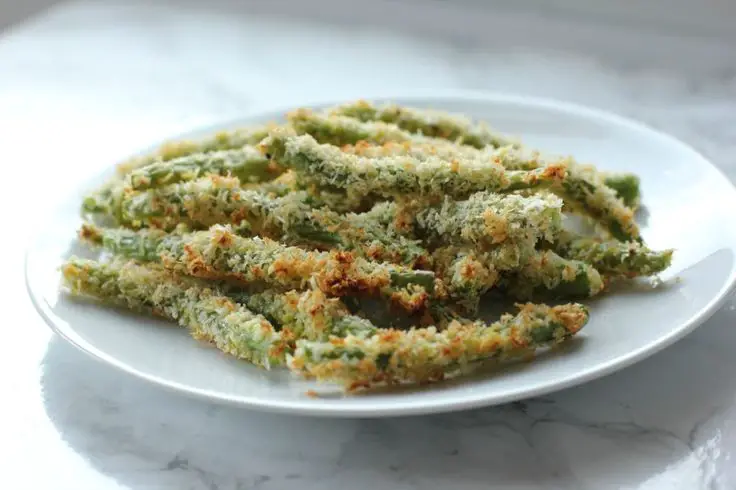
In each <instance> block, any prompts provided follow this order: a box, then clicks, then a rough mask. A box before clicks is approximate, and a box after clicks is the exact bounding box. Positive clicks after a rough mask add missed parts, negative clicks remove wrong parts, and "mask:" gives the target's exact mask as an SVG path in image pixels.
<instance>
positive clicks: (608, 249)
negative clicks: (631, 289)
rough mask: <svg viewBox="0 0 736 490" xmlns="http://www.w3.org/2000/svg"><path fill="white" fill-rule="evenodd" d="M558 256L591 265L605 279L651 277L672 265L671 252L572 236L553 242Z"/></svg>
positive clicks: (559, 238) (564, 234)
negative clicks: (609, 277)
mask: <svg viewBox="0 0 736 490" xmlns="http://www.w3.org/2000/svg"><path fill="white" fill-rule="evenodd" d="M554 249H555V251H556V252H557V253H559V254H560V255H562V256H563V257H566V258H568V259H573V260H580V261H583V262H587V263H588V264H591V265H592V266H593V267H595V268H596V269H598V271H600V272H601V273H602V274H604V275H607V276H625V277H637V276H651V275H655V274H659V273H660V272H662V271H664V270H665V269H667V268H668V267H669V266H670V265H671V264H672V254H673V253H674V251H673V250H671V249H668V250H662V251H655V250H652V249H650V248H649V247H647V246H645V245H643V244H641V243H638V242H618V241H613V240H606V241H601V240H596V239H594V238H588V237H582V236H577V235H575V234H574V233H570V232H565V233H562V234H560V235H559V236H558V237H557V239H556V240H555V242H554Z"/></svg>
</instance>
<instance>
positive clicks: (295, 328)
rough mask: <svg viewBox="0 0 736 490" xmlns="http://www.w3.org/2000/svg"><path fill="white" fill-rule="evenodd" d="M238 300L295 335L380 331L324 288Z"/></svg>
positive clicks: (310, 336) (243, 296) (321, 336)
mask: <svg viewBox="0 0 736 490" xmlns="http://www.w3.org/2000/svg"><path fill="white" fill-rule="evenodd" d="M236 299H237V301H239V302H241V303H243V304H244V305H245V306H246V307H248V308H249V309H250V310H252V311H255V312H257V313H260V314H262V315H263V316H265V317H266V318H268V319H269V320H271V321H272V322H274V323H277V324H279V325H281V328H282V330H284V329H288V330H289V332H290V333H291V336H292V337H294V338H303V339H307V340H328V339H329V338H330V337H332V336H335V337H345V336H346V335H356V336H369V335H373V334H374V333H376V332H377V331H378V328H376V326H375V325H373V324H372V323H371V322H370V321H369V320H367V319H365V318H362V317H359V316H356V315H353V314H351V313H350V311H349V310H348V309H347V308H346V307H345V305H344V304H343V303H342V302H341V301H340V300H339V299H338V298H328V297H327V296H325V294H324V293H323V292H322V291H319V290H307V291H302V292H297V291H288V292H286V293H279V292H276V291H272V290H269V291H264V292H262V293H255V294H248V293H246V294H240V295H237V296H236Z"/></svg>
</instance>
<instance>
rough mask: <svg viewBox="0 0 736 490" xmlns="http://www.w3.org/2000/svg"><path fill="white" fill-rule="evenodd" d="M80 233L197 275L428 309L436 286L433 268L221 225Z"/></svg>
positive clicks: (129, 253) (116, 249)
mask: <svg viewBox="0 0 736 490" xmlns="http://www.w3.org/2000/svg"><path fill="white" fill-rule="evenodd" d="M80 237H81V238H83V239H85V240H87V241H90V242H92V243H97V244H101V245H103V246H104V247H105V248H106V249H108V250H110V251H111V252H113V253H115V254H119V255H125V256H126V257H129V258H133V259H137V260H157V259H158V260H160V261H161V263H162V264H163V265H164V267H166V268H167V269H171V270H174V271H176V272H180V273H184V274H189V275H192V276H195V277H200V278H206V279H215V280H233V281H237V282H241V283H244V284H250V285H257V286H260V287H265V288H280V289H282V290H289V289H305V288H307V287H308V286H309V285H310V284H314V285H315V286H316V287H317V288H319V289H320V290H321V291H324V292H325V293H326V294H328V295H329V296H346V295H355V294H381V295H383V296H386V297H388V298H389V299H390V300H391V301H392V302H393V303H395V304H397V305H399V306H401V307H402V308H405V309H407V310H408V311H419V310H423V309H424V308H425V307H426V304H427V301H428V300H429V295H430V294H431V293H432V292H433V290H434V282H435V278H434V274H432V273H431V272H429V271H413V270H410V269H407V268H405V267H401V266H396V265H393V264H386V263H381V262H372V261H368V260H365V259H363V258H360V257H354V256H353V255H352V254H350V253H349V252H341V251H331V252H317V251H314V252H312V251H307V250H304V249H301V248H298V247H289V246H286V245H283V244H281V243H278V242H274V241H272V240H269V239H261V238H243V237H240V236H238V235H236V234H235V233H233V231H232V229H231V228H230V227H228V226H222V225H215V226H213V227H212V228H211V229H210V230H207V231H200V232H195V233H191V234H185V235H173V234H163V233H162V232H160V231H158V230H154V231H148V230H142V231H132V230H127V229H113V228H98V227H95V226H93V225H85V226H83V227H82V229H81V230H80Z"/></svg>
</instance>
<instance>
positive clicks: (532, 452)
mask: <svg viewBox="0 0 736 490" xmlns="http://www.w3.org/2000/svg"><path fill="white" fill-rule="evenodd" d="M245 3H247V2H245ZM286 3H287V2H286V1H285V0H284V1H277V2H272V3H270V4H267V5H265V4H259V5H258V6H257V7H253V6H248V5H240V6H238V7H237V8H236V7H232V6H229V7H228V6H221V7H218V8H212V9H210V10H207V9H204V8H201V7H195V6H193V4H192V3H188V4H187V5H184V6H181V5H180V6H179V7H178V8H175V6H172V5H164V4H162V3H161V4H158V5H157V6H153V5H152V4H151V2H144V1H143V0H140V1H138V2H120V3H117V4H114V3H111V2H89V3H84V2H81V3H73V4H65V5H62V6H60V7H58V8H56V9H55V10H53V11H52V12H50V13H48V14H46V15H43V16H41V17H37V18H36V19H35V20H33V21H31V22H28V23H26V24H24V25H21V26H19V27H18V28H16V29H14V30H12V31H11V32H8V33H6V34H5V35H4V37H0V141H2V155H3V156H4V160H5V162H4V167H5V169H6V171H5V173H4V175H5V186H4V188H3V192H2V193H0V204H1V206H2V209H3V210H5V212H4V220H5V225H6V226H5V228H4V229H5V230H6V232H5V235H4V236H5V238H4V240H2V245H0V247H2V249H1V250H2V253H3V257H4V261H3V272H4V280H3V281H2V282H0V284H2V286H0V287H1V288H2V296H1V297H2V298H3V299H2V303H1V304H2V306H3V313H4V321H3V322H2V327H3V328H4V329H6V334H5V335H4V340H5V342H2V343H0V381H1V383H0V386H2V388H3V389H4V391H5V393H6V395H7V398H6V401H5V402H4V403H3V410H2V414H3V416H2V417H0V435H1V436H2V437H0V461H2V464H1V465H0V467H2V470H3V471H2V481H3V484H4V487H7V488H14V489H26V488H27V489H44V488H53V489H55V490H61V489H75V490H76V489H95V490H97V489H99V490H106V489H117V488H131V489H136V490H137V489H158V488H165V489H196V490H199V489H220V490H227V489H251V488H259V489H264V490H267V489H286V488H302V489H324V490H331V489H338V488H358V489H362V488H392V489H415V488H422V489H443V490H444V489H447V488H457V489H481V488H498V489H514V490H522V489H528V490H538V489H563V488H564V489H646V490H655V489H656V490H659V489H683V490H691V489H709V490H730V489H736V464H734V461H733V460H732V454H733V453H734V451H736V376H734V373H735V372H736V360H734V357H733V355H732V352H733V347H734V346H735V345H736V330H734V328H733V327H734V322H735V321H736V303H735V302H733V300H732V301H731V302H729V303H728V304H727V305H726V307H724V308H723V309H722V310H721V311H720V312H718V313H717V314H716V315H715V316H714V317H713V318H712V319H711V320H710V321H709V322H707V323H706V324H705V325H704V326H703V327H701V328H700V329H699V330H697V331H696V332H695V333H693V334H692V335H690V336H688V337H687V338H686V339H684V340H682V341H680V342H679V343H677V344H676V345H674V346H673V347H671V348H668V349H666V350H665V351H664V352H662V353H660V354H657V355H655V356H653V357H652V358H650V359H648V360H646V361H644V362H642V363H640V364H637V365H635V366H634V367H631V368H628V369H626V370H624V371H621V372H619V373H617V374H614V375H611V376H609V377H607V378H605V379H601V380H598V381H595V382H592V383H589V384H587V385H584V386H581V387H578V388H574V389H570V390H567V391H564V392H560V393H557V394H555V395H553V396H549V397H545V398H541V399H534V400H528V401H525V402H522V403H515V404H511V405H508V406H503V407H495V408H487V409H482V410H475V411H471V412H464V413H456V414H449V415H438V416H425V417H418V418H396V419H383V420H328V419H311V418H298V417H288V416H276V415H269V414H264V413H256V412H248V411H243V410H238V409H235V408H228V407H219V406H212V405H207V404H205V403H202V402H198V401H193V400H189V399H185V398H183V397H180V396H178V395H176V394H172V393H167V392H163V391H160V390H158V389H157V388H155V387H152V386H149V385H147V384H144V383H143V382H140V381H138V380H135V379H131V378H130V377H128V376H126V375H124V374H121V373H118V372H116V371H113V370H112V369H111V368H108V367H107V366H104V365H101V364H99V363H96V362H94V361H92V360H90V359H88V358H87V357H86V356H84V355H83V354H80V353H79V352H77V351H75V350H74V349H73V348H71V347H69V346H67V345H66V344H65V343H64V342H63V341H61V340H60V339H58V338H55V337H54V336H53V335H52V334H51V333H50V331H49V330H48V328H46V327H45V326H44V325H43V324H42V322H41V320H40V319H39V318H38V317H37V316H36V314H35V312H34V311H33V309H32V307H31V305H30V301H29V300H28V299H27V296H26V293H25V290H24V288H23V278H22V260H21V257H22V248H23V246H24V244H25V241H26V239H27V237H28V236H29V235H28V234H29V233H30V232H31V231H32V229H33V225H34V222H35V221H36V220H37V219H38V218H39V216H41V215H42V214H43V212H44V208H45V207H46V206H48V205H50V203H53V200H54V198H55V196H58V195H60V193H63V191H64V187H65V185H66V184H71V183H72V182H75V181H76V180H77V179H78V178H79V175H80V172H82V173H83V172H88V171H92V170H93V169H97V168H100V167H102V166H105V165H109V164H110V163H111V162H112V161H114V160H115V159H118V158H120V157H122V156H124V155H125V154H127V153H129V152H131V151H134V150H136V149H138V148H139V147H141V146H145V145H147V144H149V143H151V142H154V141H156V140H158V139H161V138H163V137H166V136H169V135H171V134H174V133H177V132H179V131H182V130H185V129H189V128H193V127H196V126H199V125H202V124H206V123H210V122H214V121H217V120H221V119H226V118H230V117H235V116H237V115H238V114H239V112H241V111H242V110H244V109H247V108H253V107H256V106H264V107H265V106H268V105H271V104H274V103H280V104H285V103H291V102H294V103H302V102H304V101H305V100H309V99H311V98H321V97H325V96H334V97H343V96H344V97H354V96H360V95H362V94H365V93H370V94H377V93H384V92H397V91H402V90H410V89H411V88H412V87H422V88H432V87H453V88H473V89H490V90H502V91H514V92H517V93H528V94H534V95H543V96H553V97H559V98H563V99H567V100H572V101H575V102H581V103H586V104H591V105H594V106H598V107H603V108H607V109H611V110H614V111H616V112H619V113H622V114H625V115H629V116H633V117H636V118H638V119H641V120H643V121H645V122H647V123H649V124H651V125H653V126H655V127H658V128H661V129H664V130H666V131H668V132H670V133H672V134H674V135H676V136H679V137H681V138H683V139H684V140H686V141H688V142H690V143H691V144H693V145H694V146H695V147H696V148H698V149H699V150H701V151H702V152H704V153H705V154H706V155H708V156H709V157H711V158H712V159H713V160H714V161H715V162H716V163H718V164H719V165H720V166H721V167H722V168H723V169H724V170H725V171H726V172H727V173H728V175H729V176H730V177H732V178H736V55H734V51H733V40H731V41H728V40H726V39H720V40H719V39H709V38H706V37H703V36H702V35H700V36H684V35H681V36H675V35H673V34H671V33H668V32H666V31H664V30H660V31H651V32H650V31H647V32H644V31H642V30H637V29H638V28H635V27H628V26H626V25H623V24H620V23H619V24H612V23H601V24H596V25H591V24H583V23H581V22H577V21H576V20H575V19H574V18H573V19H566V18H563V17H559V16H558V17H555V16H540V15H535V14H533V13H530V12H529V11H527V12H526V13H516V12H514V11H513V10H509V8H506V9H501V10H497V11H494V12H493V13H488V12H486V13H483V12H481V11H480V10H470V9H463V10H461V9H453V8H451V7H448V6H447V5H446V4H434V3H428V4H424V7H422V8H423V10H422V11H421V12H420V13H417V12H419V11H417V10H416V7H415V6H414V7H413V6H410V5H409V6H407V5H406V4H403V3H402V4H401V5H397V4H395V3H393V2H373V3H371V4H370V5H365V4H361V3H354V4H346V5H345V6H343V7H341V8H340V9H337V10H333V11H332V12H330V13H329V15H327V14H324V12H323V11H322V10H321V9H320V8H319V5H320V3H321V2H312V3H311V4H310V6H309V7H308V8H307V7H298V8H297V7H293V8H289V10H290V11H291V12H292V13H294V12H300V13H302V14H309V18H308V19H307V18H302V19H301V20H299V18H297V16H295V17H294V18H291V19H287V18H282V17H279V16H276V15H271V16H266V17H264V16H262V15H261V14H258V15H256V13H254V12H256V10H257V11H260V12H261V13H263V12H265V11H266V10H268V9H271V10H277V9H280V8H285V6H286V7H288V5H286ZM446 3H447V2H446ZM307 10H309V11H310V12H306V11H307ZM363 10H364V11H363ZM321 17H322V18H323V19H324V20H319V19H320V18H321ZM381 25H382V26H384V29H381V28H379V27H376V26H381ZM399 25H403V26H404V27H405V32H404V33H403V34H402V33H400V32H399V31H397V30H396V27H397V26H399ZM409 26H412V27H411V29H410V30H411V33H407V32H406V30H407V28H408V27H409ZM663 164H666V163H663ZM30 179H34V180H33V184H32V185H28V184H29V182H31V180H30ZM683 199H687V196H683ZM728 225H731V224H728ZM643 328H645V326H643Z"/></svg>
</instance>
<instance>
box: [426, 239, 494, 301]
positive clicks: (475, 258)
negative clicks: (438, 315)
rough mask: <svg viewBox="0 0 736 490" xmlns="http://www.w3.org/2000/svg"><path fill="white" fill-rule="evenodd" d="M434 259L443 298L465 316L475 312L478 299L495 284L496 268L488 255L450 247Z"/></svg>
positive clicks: (438, 252) (439, 251) (441, 249)
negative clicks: (454, 305)
mask: <svg viewBox="0 0 736 490" xmlns="http://www.w3.org/2000/svg"><path fill="white" fill-rule="evenodd" d="M433 258H434V271H435V273H436V274H437V277H439V278H440V279H441V280H442V283H441V284H442V285H443V286H444V287H445V288H447V291H446V295H447V296H448V297H449V298H450V299H451V300H453V301H455V302H456V303H458V304H459V306H460V307H461V308H462V311H463V312H464V313H466V314H472V313H475V312H476V310H477V309H478V303H479V301H480V298H481V296H482V295H483V294H485V293H486V292H487V291H489V290H490V289H491V288H493V287H494V286H495V285H496V284H497V282H498V279H499V269H498V268H497V267H496V265H495V264H494V258H493V257H491V254H490V253H487V252H485V253H484V252H479V251H475V250H472V249H468V248H464V247H452V246H450V247H443V248H440V249H438V250H436V251H435V252H434V253H433Z"/></svg>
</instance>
